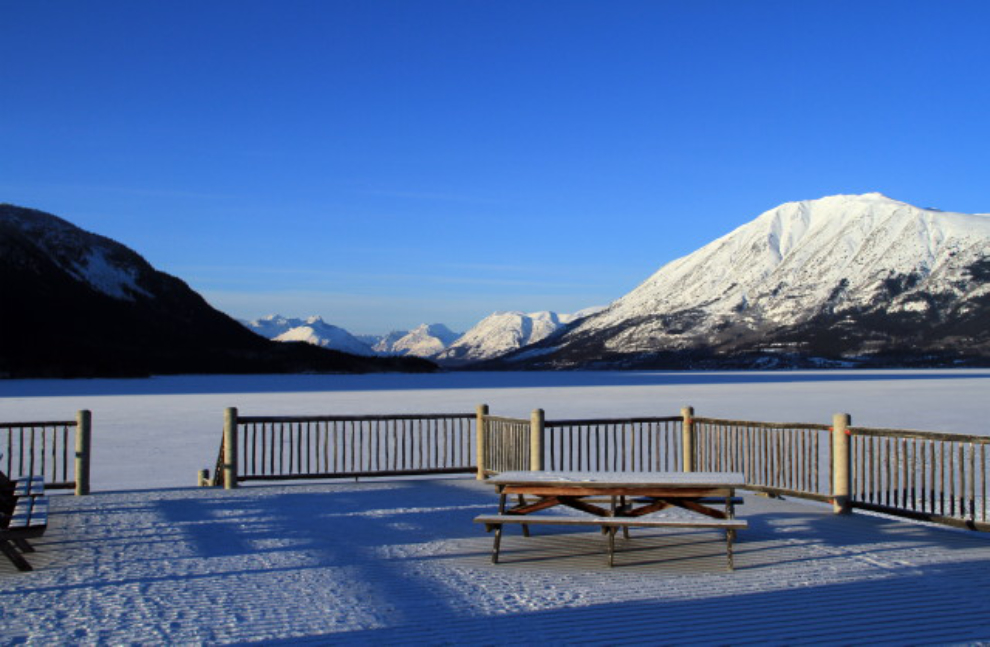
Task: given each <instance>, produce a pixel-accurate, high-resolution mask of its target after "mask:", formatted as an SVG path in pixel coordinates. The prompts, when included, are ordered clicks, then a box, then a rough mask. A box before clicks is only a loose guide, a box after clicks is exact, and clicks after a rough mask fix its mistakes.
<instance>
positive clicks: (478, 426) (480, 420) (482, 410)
mask: <svg viewBox="0 0 990 647" xmlns="http://www.w3.org/2000/svg"><path fill="white" fill-rule="evenodd" d="M475 415H476V416H477V421H476V422H475V424H474V432H475V443H474V445H475V447H474V449H475V452H476V459H477V463H478V475H477V478H478V480H479V481H481V480H484V478H485V470H486V468H487V465H486V464H485V460H486V458H487V456H488V434H487V433H485V424H486V423H485V417H486V416H487V415H488V405H487V404H479V405H478V407H477V408H476V409H475Z"/></svg>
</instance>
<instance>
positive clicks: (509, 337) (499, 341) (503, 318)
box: [436, 311, 570, 364]
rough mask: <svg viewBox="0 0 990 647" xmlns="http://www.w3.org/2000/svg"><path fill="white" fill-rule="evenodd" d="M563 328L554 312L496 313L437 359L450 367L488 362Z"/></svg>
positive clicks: (559, 318) (465, 334)
mask: <svg viewBox="0 0 990 647" xmlns="http://www.w3.org/2000/svg"><path fill="white" fill-rule="evenodd" d="M568 320H570V319H568ZM565 326H566V323H564V322H563V321H562V317H561V316H560V315H558V314H557V313H555V312H547V311H543V312H531V313H523V312H495V313H492V314H491V315H489V316H487V317H485V318H484V319H482V320H481V321H480V322H479V323H478V324H477V325H475V326H474V327H473V328H471V330H469V331H467V332H466V333H464V335H463V336H462V337H461V338H460V339H458V340H457V341H456V342H454V343H453V344H452V345H451V346H450V347H449V348H448V349H447V350H445V351H444V352H442V353H440V354H439V355H438V356H437V357H436V359H437V360H438V361H440V362H445V363H453V364H456V363H464V362H475V361H481V360H486V359H491V358H493V357H498V356H500V355H504V354H506V353H509V352H511V351H514V350H518V349H519V348H522V347H523V346H528V345H530V344H535V343H537V342H539V341H542V340H544V339H547V338H548V337H550V336H552V335H554V334H556V333H557V332H559V331H560V330H562V329H563V328H564V327H565Z"/></svg>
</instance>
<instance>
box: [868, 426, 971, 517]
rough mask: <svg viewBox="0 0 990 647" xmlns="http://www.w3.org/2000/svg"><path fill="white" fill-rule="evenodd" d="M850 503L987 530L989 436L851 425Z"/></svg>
mask: <svg viewBox="0 0 990 647" xmlns="http://www.w3.org/2000/svg"><path fill="white" fill-rule="evenodd" d="M850 433H851V450H850V454H851V456H850V459H851V466H850V472H851V488H850V489H851V491H850V495H851V506H852V507H853V508H860V509H863V510H872V511H876V512H884V513H888V514H894V515H898V516H904V517H910V518H913V519H919V520H924V521H933V522H938V523H942V524H947V525H952V526H958V527H963V528H970V529H974V530H983V531H990V523H988V519H987V516H988V499H987V482H988V479H987V461H988V459H990V438H988V437H985V436H964V435H957V434H940V433H933V432H925V431H908V430H902V429H871V428H866V427H853V428H851V429H850Z"/></svg>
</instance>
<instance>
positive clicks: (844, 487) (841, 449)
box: [832, 413, 852, 514]
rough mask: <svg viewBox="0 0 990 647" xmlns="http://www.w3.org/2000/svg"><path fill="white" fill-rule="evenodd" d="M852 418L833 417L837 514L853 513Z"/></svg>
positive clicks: (845, 416)
mask: <svg viewBox="0 0 990 647" xmlns="http://www.w3.org/2000/svg"><path fill="white" fill-rule="evenodd" d="M851 424H852V418H851V417H850V416H849V414H848V413H837V414H835V415H834V416H832V511H833V512H835V514H849V513H850V512H851V511H852V506H851V501H850V496H849V495H850V492H851V491H852V487H851V486H852V479H851V475H852V470H850V469H849V466H850V456H849V453H850V452H849V445H850V442H849V426H850V425H851Z"/></svg>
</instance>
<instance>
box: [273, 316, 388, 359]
mask: <svg viewBox="0 0 990 647" xmlns="http://www.w3.org/2000/svg"><path fill="white" fill-rule="evenodd" d="M275 341H304V342H306V343H307V344H312V345H314V346H322V347H323V348H331V349H333V350H339V351H343V352H345V353H351V354H352V355H364V356H366V357H370V356H372V355H375V354H376V353H375V351H373V350H371V347H370V346H368V345H367V344H365V343H364V342H362V341H361V340H359V339H358V338H356V337H355V336H354V335H352V334H351V333H349V332H347V331H346V330H344V329H343V328H340V327H339V326H334V325H331V324H328V323H327V322H325V321H323V319H321V318H320V317H309V318H308V319H306V320H305V321H304V322H303V324H302V325H301V326H295V327H293V328H290V329H289V330H286V331H285V332H283V333H282V334H280V335H278V336H277V337H275Z"/></svg>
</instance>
